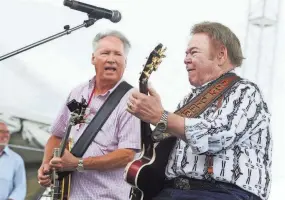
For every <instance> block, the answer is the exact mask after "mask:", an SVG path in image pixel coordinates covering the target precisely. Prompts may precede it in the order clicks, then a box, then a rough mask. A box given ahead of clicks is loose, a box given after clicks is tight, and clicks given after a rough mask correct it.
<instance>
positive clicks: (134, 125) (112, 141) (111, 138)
mask: <svg viewBox="0 0 285 200" xmlns="http://www.w3.org/2000/svg"><path fill="white" fill-rule="evenodd" d="M120 82H121V81H120ZM120 82H119V83H120ZM94 83H95V77H94V78H93V79H91V80H90V81H89V82H88V83H85V84H83V85H80V86H78V87H76V88H75V89H73V90H72V91H71V93H70V96H69V98H68V101H70V100H72V99H76V100H77V101H79V102H80V101H81V97H82V96H83V97H84V98H85V99H86V100H87V101H88V99H89V98H90V96H91V94H92V91H93V88H94ZM119 83H118V84H119ZM118 84H117V85H116V86H115V87H114V88H112V89H111V90H109V91H108V92H106V93H105V94H103V95H98V96H95V95H93V98H92V100H91V102H90V105H89V107H88V108H89V112H88V111H87V116H88V119H90V120H91V119H92V118H93V117H94V115H95V114H96V113H97V111H98V110H99V108H100V107H101V106H102V105H103V103H104V102H105V100H106V99H107V97H108V96H109V95H110V93H111V92H112V91H113V90H114V89H115V88H116V87H117V86H118ZM132 90H133V89H131V90H130V91H128V92H127V93H126V94H125V96H124V97H123V98H122V99H121V101H120V103H119V104H118V105H117V107H116V108H115V110H114V111H113V112H112V113H111V115H110V117H109V118H108V120H107V121H106V122H105V124H104V126H103V127H102V129H101V130H100V131H99V133H98V134H97V136H96V137H95V139H94V141H93V142H92V143H91V145H90V146H89V148H88V149H87V151H86V152H85V154H84V156H83V158H86V157H96V156H102V155H106V154H108V153H110V152H112V151H114V150H116V149H122V148H129V149H134V150H136V151H137V150H139V149H140V120H139V119H138V118H136V117H134V116H133V115H131V114H130V113H128V112H127V111H126V107H127V100H128V97H129V95H130V93H131V91H132ZM68 101H67V102H68ZM69 116H70V112H69V110H68V108H67V106H66V105H64V106H63V108H62V110H61V111H60V113H59V115H58V117H57V119H56V120H55V122H54V124H53V126H52V128H51V133H52V134H53V135H56V136H58V137H63V135H64V131H65V127H66V126H67V123H68V118H69ZM86 127H87V124H81V125H80V126H79V125H76V126H75V127H73V128H72V130H71V133H70V134H71V136H72V138H73V140H74V142H76V141H77V140H78V138H79V137H80V135H81V134H82V133H83V131H84V130H85V128H86ZM123 173H124V168H120V169H113V170H107V171H97V170H88V171H84V172H73V173H72V182H71V193H70V200H80V199H84V200H88V199H92V200H93V199H96V200H97V199H98V200H111V199H112V200H126V199H128V195H129V192H130V186H129V185H128V184H127V183H126V182H125V181H124V179H123Z"/></svg>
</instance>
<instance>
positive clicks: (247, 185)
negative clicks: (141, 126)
mask: <svg viewBox="0 0 285 200" xmlns="http://www.w3.org/2000/svg"><path fill="white" fill-rule="evenodd" d="M191 35H192V38H191V40H190V41H189V44H188V48H187V50H186V56H185V60H184V63H185V65H186V71H187V73H188V77H189V82H190V84H191V85H192V86H194V88H193V90H192V92H190V93H189V94H188V95H187V96H186V97H185V99H184V100H183V101H182V102H181V103H180V104H179V106H178V108H180V107H181V106H183V105H185V104H187V103H188V102H189V101H190V100H191V99H193V98H194V97H195V96H197V95H198V94H200V93H201V91H203V90H204V89H205V88H207V87H208V86H209V85H211V83H213V82H214V81H215V80H217V79H218V78H219V77H221V76H223V75H225V74H229V73H234V68H235V67H238V66H240V65H241V64H242V60H243V55H242V51H241V47H240V42H239V40H238V38H237V37H236V35H235V34H234V33H233V32H232V31H231V30H230V29H229V28H228V27H226V26H224V25H222V24H220V23H216V22H202V23H199V24H196V25H194V26H193V28H192V31H191ZM149 94H150V95H149V96H146V95H144V94H141V93H139V92H138V91H135V92H133V94H132V95H131V96H130V98H129V102H128V111H129V112H130V113H132V114H134V115H135V116H137V117H138V118H140V119H141V120H143V121H146V122H149V123H151V124H153V125H157V124H158V122H163V123H166V128H164V129H163V128H161V129H160V128H159V127H156V130H155V131H156V132H157V131H159V132H168V133H171V134H172V135H173V136H176V137H177V138H178V140H177V142H176V144H175V147H174V148H173V150H172V152H171V154H170V157H169V161H168V164H167V166H166V171H165V175H166V177H167V180H166V182H165V187H164V189H163V190H162V191H161V193H159V195H158V196H157V197H155V198H154V199H155V200H170V199H171V200H186V199H187V200H194V199H195V200H248V199H256V200H257V199H262V200H266V199H268V197H269V193H270V185H271V160H272V136H271V132H270V113H269V111H268V109H267V105H266V103H265V102H264V100H263V98H262V95H261V92H260V90H259V88H258V87H257V85H256V84H254V83H252V82H250V81H248V80H245V79H241V80H239V81H238V82H237V83H235V84H234V85H233V87H232V88H231V89H230V90H229V91H227V92H226V93H225V94H223V98H222V101H221V102H220V103H219V101H216V102H214V103H213V104H212V105H210V106H209V107H208V108H207V109H206V110H205V111H204V112H203V113H202V114H201V115H200V116H199V117H197V118H183V117H181V116H178V115H176V114H174V113H170V112H167V111H165V110H164V108H163V106H162V104H161V101H160V97H159V95H158V94H157V93H156V91H155V90H154V89H153V88H151V87H150V88H149ZM209 158H212V159H213V165H212V166H213V172H212V173H211V171H208V168H209V167H210V165H209V164H208V162H207V161H208V160H209ZM185 184H186V185H187V187H183V189H181V186H182V185H185ZM189 187H190V189H189Z"/></svg>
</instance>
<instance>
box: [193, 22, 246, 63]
mask: <svg viewBox="0 0 285 200" xmlns="http://www.w3.org/2000/svg"><path fill="white" fill-rule="evenodd" d="M196 33H206V34H207V35H208V36H209V37H210V38H211V39H212V42H214V45H217V42H218V43H221V44H223V45H224V46H225V47H226V48H227V50H228V56H229V59H230V61H231V62H232V64H233V65H235V66H236V67H238V66H241V65H242V61H243V59H244V57H243V54H242V50H241V45H240V41H239V39H238V37H237V36H236V35H235V34H234V33H233V32H232V31H231V30H230V29H229V28H228V27H227V26H225V25H223V24H221V23H217V22H208V21H206V22H201V23H198V24H195V25H194V26H193V27H192V30H191V34H192V35H193V34H196Z"/></svg>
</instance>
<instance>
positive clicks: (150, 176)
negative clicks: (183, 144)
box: [125, 137, 176, 200]
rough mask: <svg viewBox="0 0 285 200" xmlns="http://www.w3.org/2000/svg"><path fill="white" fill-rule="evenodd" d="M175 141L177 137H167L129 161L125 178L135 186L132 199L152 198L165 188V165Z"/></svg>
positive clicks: (147, 199) (144, 199)
mask: <svg viewBox="0 0 285 200" xmlns="http://www.w3.org/2000/svg"><path fill="white" fill-rule="evenodd" d="M175 142H176V138H173V137H171V138H167V139H165V140H163V141H161V142H160V143H159V144H158V145H157V146H156V147H153V148H151V149H149V150H148V151H143V152H142V154H141V156H140V157H139V158H138V159H136V160H134V161H133V162H131V163H129V165H128V166H127V167H126V170H125V180H126V181H127V182H128V183H129V184H130V185H132V186H133V189H132V190H133V191H132V193H133V194H132V198H131V200H151V199H152V198H153V197H155V196H156V195H158V193H159V192H160V191H161V190H162V189H163V185H164V181H165V167H166V165H167V163H168V158H169V155H170V153H171V151H172V149H173V147H174V144H175Z"/></svg>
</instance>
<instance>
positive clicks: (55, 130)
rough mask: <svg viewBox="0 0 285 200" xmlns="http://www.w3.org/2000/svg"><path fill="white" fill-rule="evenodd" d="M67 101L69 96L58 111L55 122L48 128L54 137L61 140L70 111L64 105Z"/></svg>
mask: <svg viewBox="0 0 285 200" xmlns="http://www.w3.org/2000/svg"><path fill="white" fill-rule="evenodd" d="M69 100H70V94H69V96H68V98H67V100H66V102H65V104H64V105H63V106H62V108H61V109H60V111H59V113H58V115H57V117H56V119H55V121H54V122H53V124H52V126H51V128H50V132H51V134H52V135H55V136H57V137H60V138H62V137H63V136H64V133H65V129H66V127H67V123H68V120H69V116H70V111H69V109H68V107H67V105H66V104H67V103H68V102H69Z"/></svg>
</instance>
